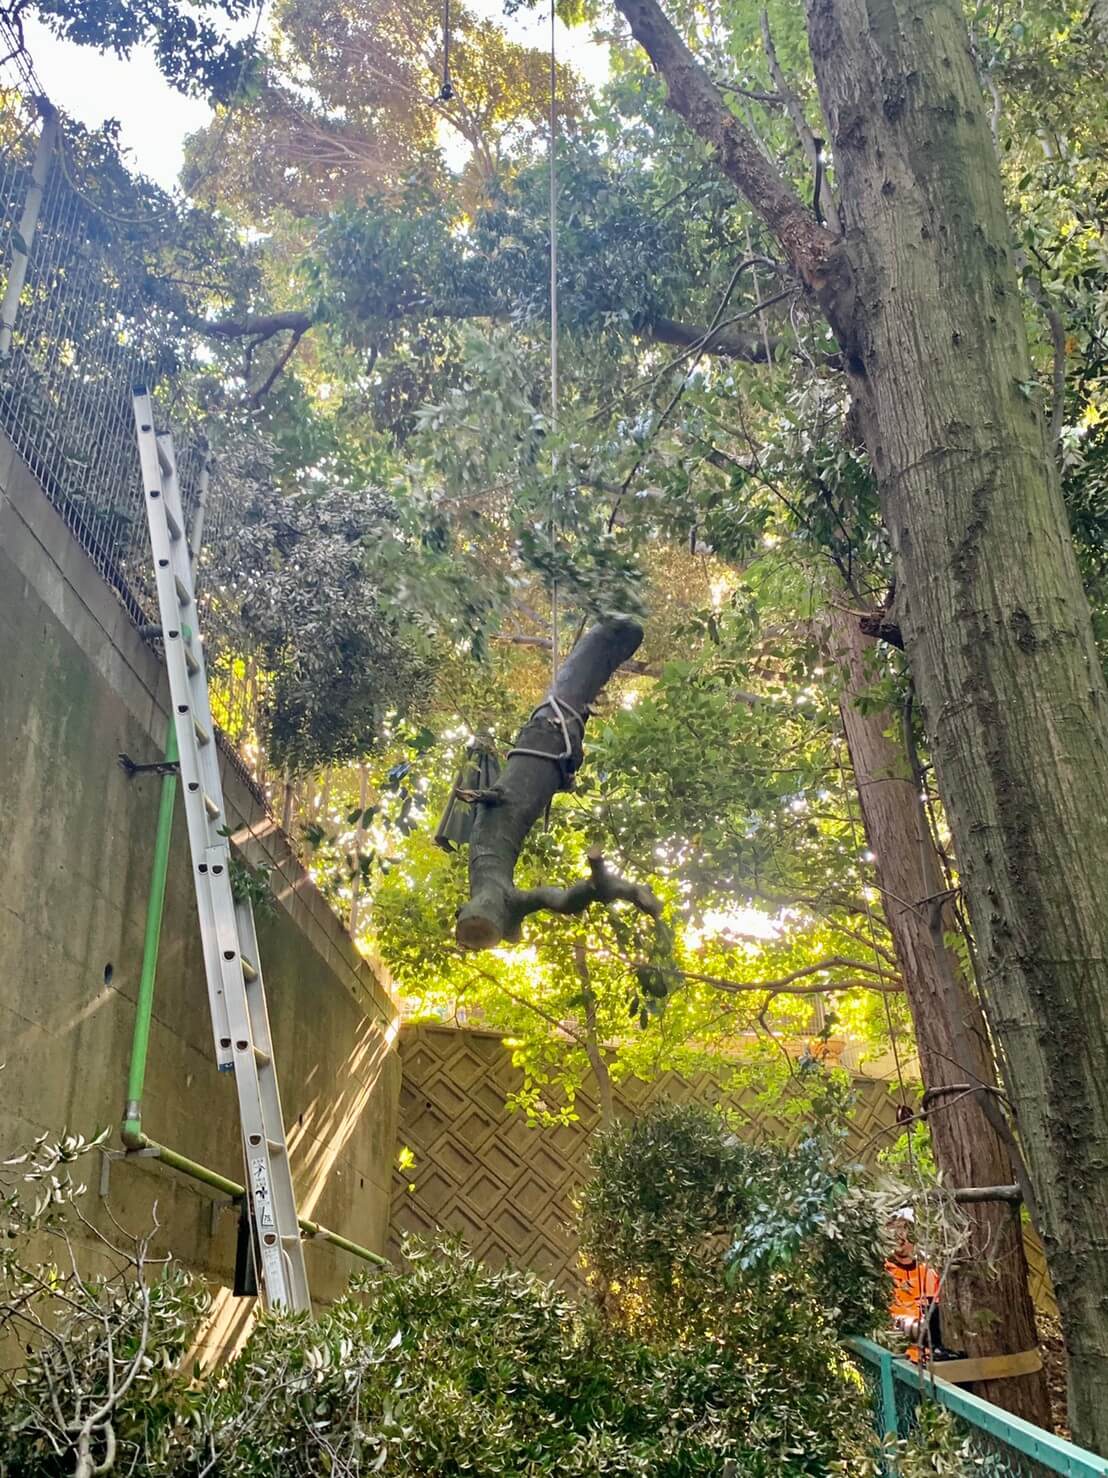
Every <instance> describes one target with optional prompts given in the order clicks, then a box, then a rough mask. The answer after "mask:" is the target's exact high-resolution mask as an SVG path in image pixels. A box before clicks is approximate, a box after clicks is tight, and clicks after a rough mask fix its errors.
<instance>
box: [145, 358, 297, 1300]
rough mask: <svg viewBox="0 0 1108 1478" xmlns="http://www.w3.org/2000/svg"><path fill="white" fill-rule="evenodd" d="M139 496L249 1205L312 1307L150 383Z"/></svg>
mask: <svg viewBox="0 0 1108 1478" xmlns="http://www.w3.org/2000/svg"><path fill="white" fill-rule="evenodd" d="M134 412H135V430H136V432H137V435H138V448H139V458H140V461H141V464H142V478H143V490H144V498H143V501H144V503H145V505H146V518H147V523H148V524H149V527H150V545H151V550H152V552H153V557H154V575H155V579H156V582H157V590H158V611H159V614H160V617H161V634H162V645H163V647H164V649H165V661H166V667H167V668H168V670H169V693H170V699H171V701H172V703H173V716H174V722H175V725H176V730H177V749H178V755H179V763H180V771H181V780H182V782H183V795H184V801H185V815H186V817H187V819H188V835H189V849H190V851H191V853H192V865H193V869H194V876H195V881H196V902H197V907H198V910H199V913H200V935H201V939H202V940H203V944H204V971H205V974H206V976H207V981H208V1000H209V1003H210V1006H211V1016H212V1029H213V1031H214V1034H215V1057H216V1063H217V1064H218V1066H219V1070H220V1072H233V1073H234V1075H235V1086H236V1088H237V1090H238V1100H239V1118H240V1122H241V1124H242V1140H243V1153H244V1156H245V1161H246V1176H245V1185H246V1190H247V1203H248V1205H247V1210H248V1213H249V1217H250V1223H251V1226H252V1229H253V1233H254V1245H255V1248H256V1249H257V1252H258V1254H259V1256H258V1259H257V1260H258V1262H259V1263H260V1267H259V1268H258V1272H259V1278H260V1282H261V1285H262V1287H263V1292H264V1297H265V1301H266V1303H267V1305H269V1306H273V1305H276V1304H283V1305H284V1306H285V1307H286V1308H289V1309H294V1310H307V1309H309V1308H310V1307H311V1303H310V1299H309V1295H308V1275H307V1271H306V1269H305V1266H304V1249H303V1246H302V1244H301V1239H300V1223H299V1220H298V1217H297V1211H296V1196H295V1193H294V1191H293V1185H292V1172H291V1169H290V1166H289V1154H288V1143H287V1141H286V1138H285V1123H284V1119H283V1118H282V1115H281V1095H280V1092H279V1090H278V1086H277V1069H276V1067H275V1066H274V1062H273V1043H272V1041H271V1039H270V1033H269V1013H268V1010H267V1009H266V1000H265V985H264V983H263V981H262V967H261V962H260V960H259V957H258V939H257V935H256V933H255V930H254V911H253V909H252V908H251V906H250V900H249V899H243V900H242V901H240V902H236V901H235V898H234V895H233V893H232V889H231V848H230V843H229V841H228V838H227V834H226V833H227V826H226V816H225V812H224V807H223V787H222V785H221V783H220V778H219V756H218V750H217V746H216V742H215V728H214V726H213V724H212V714H211V707H210V704H209V701H208V681H207V676H206V674H205V671H204V653H203V648H202V646H201V642H200V632H199V629H198V625H197V614H196V600H195V586H194V583H193V564H192V562H193V559H194V558H195V555H196V553H197V549H196V547H195V545H196V541H195V539H194V541H193V542H194V547H193V548H192V549H191V550H190V547H189V542H188V539H187V538H186V530H185V519H184V514H183V511H182V508H181V494H180V488H179V486H178V481H177V463H176V458H175V455H174V451H173V438H172V437H171V436H170V435H169V434H168V433H167V432H162V433H158V432H156V431H155V429H154V409H153V406H152V404H151V401H150V396H149V394H148V392H147V391H146V390H145V389H142V388H141V387H139V388H137V389H136V390H135V393H134Z"/></svg>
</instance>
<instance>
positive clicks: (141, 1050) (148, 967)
mask: <svg viewBox="0 0 1108 1478" xmlns="http://www.w3.org/2000/svg"><path fill="white" fill-rule="evenodd" d="M165 762H166V764H167V765H175V764H176V763H177V727H176V725H175V723H174V721H173V717H172V715H170V719H169V729H168V732H167V734H166V740H165ZM176 799H177V772H176V771H175V770H169V771H167V773H166V774H164V775H163V776H162V793H161V800H160V802H159V804H158V829H157V832H156V833H155V836H154V865H153V867H152V868H151V871H150V897H149V899H148V901H147V904H146V933H145V935H144V936H143V941H142V974H141V976H140V977H139V990H138V1002H137V1004H136V1006H135V1025H134V1030H133V1031H132V1033H131V1063H130V1067H129V1069H128V1072H127V1102H126V1106H125V1108H124V1110H123V1129H122V1138H123V1143H124V1144H125V1145H128V1147H129V1148H130V1140H131V1139H136V1140H137V1139H140V1138H142V1093H143V1087H144V1085H145V1082H146V1059H147V1056H148V1054H149V1052H150V1021H151V1018H152V1016H153V1014H154V982H155V979H156V977H157V974H158V949H159V947H160V945H161V939H162V916H163V914H164V912H165V884H166V878H167V876H168V875H169V844H170V842H171V841H172V839H173V806H174V802H175V801H176Z"/></svg>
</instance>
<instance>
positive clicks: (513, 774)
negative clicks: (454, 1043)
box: [457, 618, 661, 949]
mask: <svg viewBox="0 0 1108 1478" xmlns="http://www.w3.org/2000/svg"><path fill="white" fill-rule="evenodd" d="M642 635H643V634H642V627H641V626H638V625H637V624H636V623H635V622H634V621H628V620H624V619H620V618H611V619H609V620H605V621H599V622H597V624H596V625H595V626H593V627H592V628H591V629H590V630H589V631H588V632H586V634H585V635H584V637H583V638H582V639H581V641H580V642H578V644H577V646H576V647H574V649H573V651H572V652H571V653H570V654H569V656H568V657H567V658H566V660H565V662H564V663H563V664H562V667H561V670H560V671H559V673H558V676H557V680H556V682H555V684H554V690H553V694H552V696H551V697H550V698H548V699H547V700H546V702H545V703H543V704H541V705H540V706H539V708H537V709H536V710H535V712H534V713H533V714H532V715H531V717H530V719H529V720H528V721H527V723H526V724H524V726H523V728H522V729H521V730H520V731H519V734H518V735H517V736H516V742H515V745H514V746H513V748H512V751H511V753H510V754H509V756H508V760H507V763H506V764H505V766H504V769H503V771H502V772H501V775H500V779H499V780H498V781H497V783H496V786H495V788H494V789H493V791H491V792H490V793H489V794H488V795H486V796H483V797H482V798H481V800H480V801H479V802H478V803H477V804H478V805H479V810H478V814H477V818H476V821H475V822H474V826H473V836H472V837H471V839H470V843H469V893H470V896H469V902H468V903H466V904H464V905H463V906H462V908H461V909H459V911H458V924H457V940H458V943H459V944H460V945H461V946H462V947H463V948H464V949H491V948H492V947H493V946H494V945H496V944H499V943H500V941H501V940H502V939H508V940H516V939H518V938H519V930H520V925H521V924H522V923H523V920H524V919H525V918H527V917H528V915H529V914H532V913H537V912H538V911H540V910H544V909H545V910H549V911H551V912H554V913H561V914H579V913H583V912H584V910H585V909H586V908H588V907H589V905H590V904H592V903H613V902H619V901H622V902H628V903H633V904H634V905H635V907H636V908H640V909H642V910H643V912H645V913H648V914H650V915H651V916H652V917H654V918H657V917H658V916H659V914H660V913H661V904H660V903H659V902H658V900H657V899H656V898H655V897H654V894H653V893H652V892H651V891H650V889H649V888H644V887H642V886H641V885H640V884H636V883H629V882H627V881H626V880H625V879H623V878H619V877H616V876H615V875H614V874H612V873H609V872H608V870H607V869H606V867H605V866H604V861H603V858H602V857H601V856H600V854H599V853H598V852H596V853H590V855H589V870H590V876H589V877H588V878H585V879H583V880H582V881H581V882H578V883H574V884H572V885H571V886H570V887H568V888H554V887H540V888H529V889H527V890H521V889H518V888H517V887H516V886H515V883H514V881H513V879H514V874H515V866H516V861H517V859H518V857H519V853H520V849H521V847H522V846H523V843H524V841H525V839H526V837H527V834H528V832H529V831H530V830H531V828H532V826H534V824H535V822H536V821H537V820H538V819H539V817H540V816H541V815H542V814H543V812H544V811H545V810H546V808H547V806H548V805H549V804H550V802H551V800H552V799H553V797H554V795H555V794H556V793H557V792H558V791H559V790H561V789H563V788H564V787H565V785H566V784H567V782H568V780H569V778H570V777H571V776H572V775H573V774H574V772H575V771H576V770H577V769H578V768H579V767H580V764H581V760H582V758H583V747H582V741H583V738H584V726H585V721H586V720H587V718H588V713H589V709H590V707H591V705H592V704H593V702H594V701H595V700H596V697H597V695H598V694H599V693H600V691H601V689H602V688H603V687H604V685H605V683H607V681H608V679H609V678H610V677H611V676H612V674H613V672H615V670H616V669H617V668H618V667H620V666H621V665H622V664H623V663H624V662H626V661H627V659H628V658H629V657H631V656H632V655H633V654H634V652H635V651H636V650H637V648H638V646H639V643H640V642H641V641H642Z"/></svg>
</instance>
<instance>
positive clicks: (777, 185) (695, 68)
mask: <svg viewBox="0 0 1108 1478" xmlns="http://www.w3.org/2000/svg"><path fill="white" fill-rule="evenodd" d="M616 5H617V8H618V9H619V10H620V11H621V12H622V13H623V15H624V17H625V18H626V20H627V23H628V24H629V25H630V27H631V32H632V34H633V36H634V37H635V40H636V41H638V43H639V45H640V46H642V48H643V49H644V51H645V52H646V54H647V55H648V56H649V58H650V60H651V61H652V62H653V64H654V67H655V69H656V70H657V71H658V72H659V73H660V74H661V76H662V78H663V79H664V81H665V83H666V88H667V93H668V102H669V106H670V107H671V108H673V110H674V111H675V112H676V113H679V114H680V116H681V117H682V118H684V120H685V122H686V123H687V124H688V125H689V127H690V128H691V129H692V131H693V133H695V134H696V135H697V136H698V137H699V138H701V139H703V140H704V141H705V143H707V144H709V145H710V146H711V148H712V149H713V151H714V153H715V156H716V159H717V161H718V163H719V166H720V168H721V170H722V171H723V173H724V174H725V175H726V176H727V178H728V179H729V180H730V181H731V183H732V184H733V185H734V186H735V188H736V189H737V190H738V191H739V192H740V194H742V195H743V196H744V197H745V199H746V200H748V201H749V203H750V204H751V205H752V206H753V207H754V209H755V210H756V211H757V212H758V214H759V215H760V216H761V217H762V219H763V220H764V221H765V223H766V225H767V226H768V227H769V229H770V230H771V231H772V232H773V234H774V236H775V237H776V238H777V240H778V241H779V242H780V243H781V246H782V248H783V249H784V251H785V255H786V256H787V258H788V260H789V262H790V264H791V265H792V267H793V269H794V271H795V272H796V273H797V275H798V276H799V277H800V279H801V281H802V282H804V283H805V285H806V286H807V287H809V288H810V289H811V290H812V291H814V292H816V293H817V294H820V293H822V292H823V291H824V290H825V288H826V282H827V270H828V265H829V262H830V259H831V255H832V252H833V250H834V247H835V244H836V238H835V236H834V235H832V233H831V232H830V231H827V230H825V229H824V228H823V227H822V226H821V225H820V224H819V222H818V221H817V220H816V218H815V216H814V215H813V213H812V212H811V211H810V210H809V209H808V207H807V206H806V205H805V204H804V203H803V201H802V200H801V199H800V198H799V196H798V195H796V194H795V193H794V192H793V191H792V190H791V189H790V188H789V186H788V185H787V184H786V183H785V181H784V180H783V179H782V178H781V176H780V175H779V174H778V172H777V170H776V169H774V167H773V165H772V164H771V163H770V162H769V160H768V159H766V157H765V155H764V154H763V153H762V152H761V150H760V149H759V148H758V146H757V144H756V142H755V140H754V138H753V136H752V135H751V133H750V131H749V129H747V128H746V127H745V126H744V125H743V124H742V123H741V122H740V121H739V119H738V118H736V117H735V115H734V113H732V112H731V110H730V108H728V106H727V104H726V102H725V101H724V99H723V95H722V93H721V92H720V90H719V88H718V87H717V86H716V84H715V83H714V82H713V81H712V79H711V77H709V75H708V73H707V72H706V71H705V70H704V68H703V67H702V66H700V65H699V63H698V62H697V61H696V59H695V57H694V56H693V54H692V52H691V51H690V50H689V48H688V47H687V46H686V45H685V43H684V41H683V40H682V38H681V36H680V34H679V33H678V31H677V29H676V28H675V27H674V25H673V24H672V23H671V21H670V20H669V19H668V17H667V16H666V15H665V13H664V12H663V10H662V8H661V6H660V5H659V4H658V3H657V0H616Z"/></svg>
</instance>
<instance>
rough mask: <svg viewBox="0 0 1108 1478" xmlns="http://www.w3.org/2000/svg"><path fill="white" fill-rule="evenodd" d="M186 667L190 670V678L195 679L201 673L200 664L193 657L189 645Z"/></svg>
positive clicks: (186, 651)
mask: <svg viewBox="0 0 1108 1478" xmlns="http://www.w3.org/2000/svg"><path fill="white" fill-rule="evenodd" d="M185 666H186V667H187V668H188V672H189V677H195V676H196V674H197V673H198V672H199V671H200V663H199V662H197V660H196V658H195V657H194V656H193V655H192V652H191V651H190V650H189V647H188V644H187V643H186V644H185Z"/></svg>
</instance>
